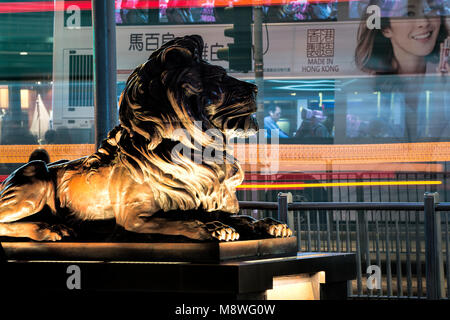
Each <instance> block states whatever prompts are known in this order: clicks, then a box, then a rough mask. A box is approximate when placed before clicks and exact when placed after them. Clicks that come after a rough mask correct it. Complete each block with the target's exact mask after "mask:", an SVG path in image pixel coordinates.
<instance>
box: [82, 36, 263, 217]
mask: <svg viewBox="0 0 450 320" xmlns="http://www.w3.org/2000/svg"><path fill="white" fill-rule="evenodd" d="M202 54H203V40H202V38H201V37H200V36H197V35H193V36H185V37H181V38H175V39H174V40H172V41H170V42H168V43H166V44H164V45H163V46H162V47H161V48H160V49H158V50H157V51H155V52H154V53H153V54H152V55H151V56H150V58H149V59H148V60H147V61H146V62H145V63H144V64H142V65H140V66H139V67H137V68H136V69H135V70H134V71H133V73H132V74H131V75H130V77H129V78H128V81H127V84H126V87H125V89H124V91H123V93H122V95H121V98H120V111H119V119H120V125H119V126H117V127H116V128H114V129H113V130H112V131H111V132H110V133H109V135H108V138H107V139H106V140H104V141H103V143H102V146H101V148H100V149H99V150H98V151H97V152H96V153H95V154H93V155H92V156H90V157H88V158H87V159H86V161H85V167H86V168H87V169H92V168H94V169H95V167H98V166H101V165H107V164H108V163H114V164H119V165H121V166H124V167H126V168H127V169H128V170H129V171H130V172H131V176H132V177H133V179H135V180H136V181H137V182H138V183H147V184H148V185H149V186H151V188H152V190H153V192H154V194H155V199H157V201H158V205H159V207H160V208H161V209H163V210H164V211H167V210H174V209H182V210H190V209H197V208H203V209H204V210H207V211H213V210H223V211H228V212H237V211H238V210H239V206H238V202H237V199H236V195H235V188H236V186H238V185H239V184H240V183H241V182H242V180H243V179H244V174H243V171H242V169H241V167H240V165H239V163H238V161H237V160H236V159H234V157H233V156H232V154H230V153H229V152H228V149H227V148H226V140H227V138H230V137H233V136H240V137H242V136H244V137H245V136H248V135H250V134H253V133H255V132H256V131H257V130H258V126H257V124H256V121H255V119H254V117H253V113H255V112H256V103H255V96H256V92H257V88H256V86H255V85H253V84H250V83H247V82H244V81H240V80H237V79H235V78H233V77H230V76H228V75H227V73H226V71H225V70H224V69H223V68H222V67H219V66H215V65H211V64H209V63H207V62H206V61H204V60H203V59H202ZM180 145H182V146H183V147H187V149H188V150H194V152H197V151H200V152H203V154H205V152H204V151H205V150H208V148H209V151H211V149H213V151H212V152H209V154H210V155H212V154H214V159H217V158H216V156H217V155H218V154H220V155H219V158H220V157H222V156H223V158H226V159H227V161H225V162H221V163H220V161H219V162H218V161H215V160H211V159H205V158H204V157H203V158H202V159H201V161H200V162H198V161H195V159H193V158H192V157H191V156H190V155H189V156H186V155H185V154H184V153H183V152H179V151H177V150H178V149H177V147H178V146H180ZM211 146H212V147H211ZM174 151H175V152H174Z"/></svg>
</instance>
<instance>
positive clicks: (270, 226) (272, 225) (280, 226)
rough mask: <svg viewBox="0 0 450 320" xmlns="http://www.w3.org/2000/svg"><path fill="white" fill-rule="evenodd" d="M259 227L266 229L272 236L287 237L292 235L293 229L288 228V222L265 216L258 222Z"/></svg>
mask: <svg viewBox="0 0 450 320" xmlns="http://www.w3.org/2000/svg"><path fill="white" fill-rule="evenodd" d="M256 224H258V227H259V229H262V230H264V231H265V232H266V233H267V234H268V235H270V236H272V237H275V238H277V237H281V238H287V237H290V236H292V230H291V229H289V228H288V226H287V224H285V223H281V222H280V221H277V220H274V219H272V218H265V219H263V220H259V221H257V222H256Z"/></svg>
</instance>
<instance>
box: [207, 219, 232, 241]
mask: <svg viewBox="0 0 450 320" xmlns="http://www.w3.org/2000/svg"><path fill="white" fill-rule="evenodd" d="M205 226H206V228H207V229H208V232H210V234H211V235H212V237H213V238H216V239H218V240H220V241H230V240H231V241H233V240H238V239H239V233H237V232H236V230H234V228H232V227H230V226H227V225H226V224H223V223H222V222H220V221H213V222H207V223H205Z"/></svg>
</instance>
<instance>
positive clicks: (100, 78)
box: [92, 0, 118, 146]
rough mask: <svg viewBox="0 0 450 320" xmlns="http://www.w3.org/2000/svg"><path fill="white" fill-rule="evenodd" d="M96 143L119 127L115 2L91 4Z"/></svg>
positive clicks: (93, 2)
mask: <svg viewBox="0 0 450 320" xmlns="http://www.w3.org/2000/svg"><path fill="white" fill-rule="evenodd" d="M92 25H93V30H94V83H95V90H94V92H95V94H94V106H95V143H96V145H97V146H99V145H100V143H101V142H102V140H103V139H105V138H106V136H107V134H108V132H109V131H110V130H111V129H112V128H114V126H116V125H117V122H118V120H117V119H118V111H117V93H116V88H117V84H116V72H117V70H116V21H115V1H96V0H92Z"/></svg>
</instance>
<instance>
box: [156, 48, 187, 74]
mask: <svg viewBox="0 0 450 320" xmlns="http://www.w3.org/2000/svg"><path fill="white" fill-rule="evenodd" d="M192 60H193V56H192V53H191V52H190V51H189V50H188V49H186V48H183V47H179V46H172V47H168V48H166V49H165V50H164V51H163V52H162V53H161V63H162V64H163V65H164V66H165V69H170V68H174V67H179V66H187V65H190V64H191V63H192Z"/></svg>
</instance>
